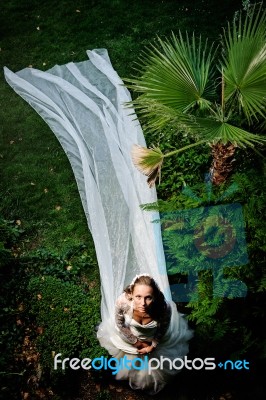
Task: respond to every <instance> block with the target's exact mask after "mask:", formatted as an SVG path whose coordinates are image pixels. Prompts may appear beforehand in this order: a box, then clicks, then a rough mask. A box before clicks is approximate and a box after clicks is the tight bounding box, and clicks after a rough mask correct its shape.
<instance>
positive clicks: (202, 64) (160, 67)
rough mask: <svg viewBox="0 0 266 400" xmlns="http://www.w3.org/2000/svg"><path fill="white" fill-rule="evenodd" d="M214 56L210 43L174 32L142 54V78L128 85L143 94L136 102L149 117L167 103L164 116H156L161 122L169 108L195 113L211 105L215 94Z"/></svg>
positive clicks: (134, 102) (140, 68)
mask: <svg viewBox="0 0 266 400" xmlns="http://www.w3.org/2000/svg"><path fill="white" fill-rule="evenodd" d="M213 56H214V51H213V49H212V46H211V48H210V50H208V48H207V42H205V43H204V44H203V43H202V40H201V38H199V39H198V40H196V38H195V36H194V35H193V37H192V39H189V38H188V36H186V39H184V38H183V36H182V34H181V33H179V36H178V37H177V36H175V35H172V38H171V40H166V41H163V40H161V39H160V38H158V43H157V45H152V46H151V48H149V49H148V50H146V52H145V53H144V54H142V57H141V59H140V61H139V64H138V70H139V71H141V73H142V75H141V77H139V78H134V79H126V80H125V82H126V84H127V87H129V88H130V89H132V90H133V91H135V92H137V93H138V94H140V96H139V97H138V98H137V99H136V100H134V101H133V105H134V106H135V107H136V109H139V108H140V109H141V110H142V114H144V115H147V116H149V118H150V117H151V114H153V112H154V109H153V106H154V105H155V106H156V105H158V104H161V105H162V106H165V107H166V108H165V110H164V111H165V113H164V115H162V119H160V116H159V115H156V121H157V122H158V123H159V124H162V125H163V124H164V119H165V116H166V115H167V111H168V110H169V111H170V112H171V110H175V111H179V112H192V111H193V110H194V109H206V108H209V107H210V105H211V102H210V101H211V100H212V99H213V97H214V95H215V85H214V80H213V79H212V77H213V70H212V68H211V64H212V60H213ZM155 113H156V110H155ZM156 114H157V113H156ZM166 118H167V117H166Z"/></svg>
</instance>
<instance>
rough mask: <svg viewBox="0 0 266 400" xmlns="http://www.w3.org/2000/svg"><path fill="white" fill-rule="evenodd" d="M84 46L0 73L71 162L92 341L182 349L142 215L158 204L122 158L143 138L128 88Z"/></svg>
mask: <svg viewBox="0 0 266 400" xmlns="http://www.w3.org/2000/svg"><path fill="white" fill-rule="evenodd" d="M88 55H89V58H90V59H89V60H87V61H84V62H80V63H68V64H66V65H61V66H59V65H56V66H54V67H53V68H51V69H50V70H48V71H39V70H36V69H33V68H25V69H23V70H21V71H19V72H17V73H13V72H12V71H10V70H9V69H8V68H5V77H6V80H7V82H8V83H9V84H10V85H11V87H12V88H13V89H14V90H15V91H16V92H17V93H18V94H19V95H20V96H21V97H23V98H24V99H25V100H26V101H27V102H28V103H29V104H30V105H31V106H32V107H33V108H34V109H35V110H36V111H37V112H38V113H39V114H40V116H41V117H42V118H43V119H44V120H45V121H46V122H47V123H48V125H49V126H50V128H51V129H52V131H53V132H54V134H55V135H56V137H57V138H58V140H59V142H60V143H61V145H62V147H63V149H64V151H65V152H66V154H67V156H68V158H69V161H70V164H71V167H72V169H73V172H74V176H75V179H76V182H77V186H78V189H79V193H80V197H81V201H82V204H83V208H84V211H85V215H86V217H87V221H88V226H89V229H90V231H91V234H92V237H93V240H94V244H95V249H96V254H97V259H98V265H99V270H100V275H101V293H102V302H101V317H102V323H101V324H100V327H99V330H98V338H99V341H100V343H101V345H102V346H103V347H105V348H106V349H107V350H108V351H109V353H110V354H111V355H113V356H114V357H118V358H120V357H123V355H124V354H127V355H131V357H133V358H136V357H145V355H146V353H147V355H148V357H151V356H152V357H153V358H156V357H157V358H159V357H160V356H161V355H162V356H164V357H169V358H171V359H172V358H176V357H182V356H184V355H185V354H187V352H188V344H187V340H188V339H189V338H190V336H191V334H190V331H189V330H188V327H187V322H186V321H185V319H184V318H183V317H182V316H181V315H180V314H179V313H178V312H177V310H176V306H175V304H174V303H173V302H172V300H171V292H170V287H169V283H168V278H167V271H166V265H165V259H164V251H163V245H162V238H161V230H160V224H158V223H157V224H156V223H152V222H153V221H156V220H157V221H158V220H159V214H158V213H156V212H153V213H147V212H144V211H143V210H142V209H141V207H140V205H141V204H145V203H153V202H155V201H156V200H157V196H156V191H155V189H154V188H152V189H150V188H149V187H148V185H147V183H146V178H145V177H144V176H143V175H142V174H141V173H140V172H138V171H137V169H136V168H135V167H134V165H133V162H132V160H131V150H132V146H133V145H134V144H138V145H141V146H145V139H144V136H143V133H142V130H141V127H140V125H139V123H138V120H137V118H136V116H135V115H134V114H132V109H128V108H127V107H125V103H126V102H129V101H130V100H131V97H130V93H129V92H128V90H127V89H126V88H125V87H124V86H123V82H122V80H121V79H120V77H119V76H118V74H117V73H116V71H115V70H114V69H113V67H112V65H111V62H110V59H109V56H108V53H107V51H106V50H104V49H97V50H93V51H88ZM146 273H149V274H150V275H151V276H152V277H153V278H154V279H155V281H156V282H157V283H158V285H159V287H160V290H159V289H158V287H157V285H156V284H155V282H154V281H153V280H152V279H151V280H150V281H146V278H145V282H144V281H143V279H144V278H143V274H146ZM136 274H139V275H141V276H142V278H141V280H140V281H139V280H138V279H139V277H138V278H134V279H133V277H134V276H135V275H136ZM132 279H133V281H132ZM147 279H148V278H147ZM130 282H131V284H130V285H129V283H130ZM141 282H142V283H141ZM143 282H144V285H143ZM140 283H141V284H140ZM127 285H129V286H127ZM126 286H127V289H126V291H125V293H124V294H122V295H121V293H122V292H123V288H125V287H126ZM143 286H145V288H146V289H147V288H149V290H150V291H151V293H150V295H151V298H152V301H151V302H150V304H148V299H147V304H146V306H143V308H141V307H140V309H139V308H138V307H137V306H136V304H137V302H138V300H137V298H136V297H135V296H136V290H137V289H139V288H140V287H142V288H143ZM151 289H152V290H151ZM159 298H160V299H161V300H158V299H159ZM115 299H117V302H116V303H115ZM142 310H144V311H145V312H143V313H142ZM131 335H133V336H131ZM144 354H145V355H144ZM176 372H177V371H176V370H173V371H171V370H168V369H167V368H166V367H165V366H164V368H163V370H160V369H157V370H155V369H154V370H153V371H152V373H151V374H149V373H148V372H147V371H145V370H143V371H138V370H132V371H129V372H128V371H120V372H119V373H118V374H117V378H118V379H129V383H130V385H131V387H133V388H138V389H146V390H149V392H150V393H156V392H158V391H159V390H161V389H162V388H163V387H164V385H165V383H166V382H167V381H168V379H169V377H170V376H171V375H174V374H176Z"/></svg>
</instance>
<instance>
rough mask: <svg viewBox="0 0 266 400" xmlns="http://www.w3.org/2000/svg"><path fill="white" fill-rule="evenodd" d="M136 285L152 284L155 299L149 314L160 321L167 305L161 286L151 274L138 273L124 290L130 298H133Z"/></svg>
mask: <svg viewBox="0 0 266 400" xmlns="http://www.w3.org/2000/svg"><path fill="white" fill-rule="evenodd" d="M136 285H146V286H150V287H151V288H152V289H153V301H152V303H151V306H150V309H149V314H150V316H151V317H152V318H153V319H155V320H156V321H158V320H159V319H160V318H161V317H162V315H163V313H164V311H165V309H166V307H167V305H166V301H165V298H164V295H163V293H162V292H161V290H160V289H159V286H158V285H157V283H156V282H155V280H154V279H153V278H152V277H151V276H150V275H147V274H143V275H137V276H136V277H135V278H134V279H133V281H132V282H131V283H130V284H129V285H128V286H127V287H126V288H125V289H124V292H125V293H126V295H127V296H128V298H131V296H132V294H133V291H134V288H135V286H136Z"/></svg>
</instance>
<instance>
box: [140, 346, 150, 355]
mask: <svg viewBox="0 0 266 400" xmlns="http://www.w3.org/2000/svg"><path fill="white" fill-rule="evenodd" d="M153 350H154V347H153V346H151V345H150V346H146V347H143V348H142V349H139V350H138V353H139V354H149V353H151V352H152V351H153Z"/></svg>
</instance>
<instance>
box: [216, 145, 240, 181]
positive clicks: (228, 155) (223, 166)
mask: <svg viewBox="0 0 266 400" xmlns="http://www.w3.org/2000/svg"><path fill="white" fill-rule="evenodd" d="M211 148H212V150H211V154H212V157H213V161H212V165H211V168H210V173H211V181H212V183H213V184H214V185H221V184H222V183H224V182H225V181H226V180H227V179H228V178H229V176H230V175H231V173H232V170H233V163H234V161H235V159H234V154H235V151H236V146H234V145H233V144H231V143H230V144H223V143H216V144H213V145H212V146H211Z"/></svg>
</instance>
